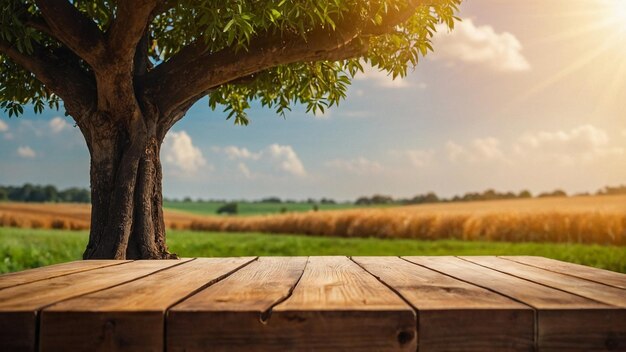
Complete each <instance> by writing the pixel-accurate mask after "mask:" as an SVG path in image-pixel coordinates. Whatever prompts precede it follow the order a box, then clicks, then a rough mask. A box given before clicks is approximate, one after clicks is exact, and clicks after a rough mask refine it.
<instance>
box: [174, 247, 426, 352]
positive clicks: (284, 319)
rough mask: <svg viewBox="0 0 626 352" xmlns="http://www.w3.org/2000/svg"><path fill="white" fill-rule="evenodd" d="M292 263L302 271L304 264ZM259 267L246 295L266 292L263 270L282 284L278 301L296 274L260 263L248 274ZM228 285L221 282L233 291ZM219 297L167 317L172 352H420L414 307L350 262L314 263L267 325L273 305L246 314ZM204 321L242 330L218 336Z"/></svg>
mask: <svg viewBox="0 0 626 352" xmlns="http://www.w3.org/2000/svg"><path fill="white" fill-rule="evenodd" d="M268 265H269V264H268ZM291 265H296V267H297V268H300V265H301V264H294V263H292V264H290V266H291ZM253 269H254V270H258V271H255V272H256V273H257V274H253V273H248V274H247V276H251V277H253V278H254V277H255V275H258V277H257V278H255V279H254V284H252V283H250V285H246V286H244V287H245V290H251V289H252V290H253V289H255V287H257V288H258V289H259V290H262V287H263V286H261V285H262V283H263V281H264V280H267V276H268V275H267V274H265V273H264V272H265V271H266V270H270V271H272V274H271V275H272V278H273V279H272V282H276V285H280V286H281V289H279V290H276V291H273V293H272V295H273V297H272V299H273V300H276V299H280V298H281V297H283V296H284V295H285V290H286V289H287V288H288V287H289V285H290V284H291V283H293V282H294V279H295V276H297V275H296V274H297V272H298V271H297V270H296V271H295V272H294V273H292V274H288V275H285V274H282V275H281V272H280V271H278V270H271V269H265V270H264V269H263V265H261V264H259V265H258V266H255V267H251V268H250V270H253ZM291 270H295V269H291ZM242 278H243V277H242ZM227 281H228V279H227V280H225V281H224V283H223V284H224V285H227ZM238 281H241V280H238ZM229 285H232V286H230V287H231V288H229V289H228V290H225V291H222V290H218V291H217V292H215V293H216V294H218V293H219V294H221V295H224V296H228V292H232V291H233V290H236V288H237V285H236V284H235V283H232V284H229ZM207 295H208V293H207ZM250 295H251V296H250V297H252V299H251V301H254V300H257V299H258V298H256V297H258V295H257V294H250ZM208 296H210V295H208ZM220 297H223V296H218V297H216V298H209V302H213V303H212V304H214V305H211V304H209V305H208V306H199V307H198V306H197V307H196V308H197V309H196V308H193V306H191V305H190V306H187V307H186V308H185V307H184V305H186V303H185V302H183V303H182V304H181V305H180V306H176V307H174V308H172V309H171V310H170V311H169V312H168V320H167V328H168V339H167V340H168V351H200V350H211V351H214V350H215V351H220V350H233V349H234V350H246V351H249V350H252V351H261V350H262V351H267V350H274V351H284V350H332V351H335V350H350V351H359V350H368V351H371V350H412V351H415V349H416V347H417V345H416V324H417V322H416V318H415V312H414V311H413V309H412V308H411V307H410V306H409V305H408V304H406V303H405V302H404V301H403V300H402V299H401V298H400V297H398V296H397V295H396V294H395V293H393V292H392V291H391V290H389V289H388V288H387V287H385V286H384V285H383V284H381V283H380V282H378V281H377V280H376V279H375V278H374V277H372V276H371V275H370V274H368V273H367V272H365V271H364V270H363V269H361V268H360V267H359V266H357V265H356V264H355V263H353V262H352V261H350V260H349V259H348V258H346V257H310V258H309V260H308V262H307V264H306V267H305V269H304V273H303V274H302V277H301V278H300V280H299V281H298V284H297V285H296V287H295V288H294V289H293V292H292V294H291V296H289V297H288V298H287V299H286V300H285V301H283V302H282V303H279V304H277V305H275V306H273V307H271V304H269V305H270V308H271V310H270V311H268V312H267V313H266V314H264V318H265V319H264V320H262V321H261V319H260V315H259V311H260V310H262V309H265V308H266V307H267V306H268V303H269V300H268V301H263V302H261V303H260V304H259V303H252V304H250V303H247V304H244V306H245V307H246V308H244V309H243V310H242V309H240V308H239V307H238V306H239V304H240V303H238V302H237V301H236V299H230V298H225V300H226V302H224V303H223V304H222V303H221V302H220V300H221V298H220ZM237 297H248V294H243V295H239V294H237ZM190 300H194V304H199V302H200V301H203V300H201V299H199V298H198V299H197V300H196V299H195V298H194V297H191V298H190ZM211 307H215V308H211ZM182 308H185V309H182ZM207 316H209V318H205V317H207ZM205 319H206V320H205ZM199 321H202V322H204V323H202V324H200V323H198V322H199ZM206 322H212V324H213V325H215V323H216V322H218V324H219V325H223V326H227V327H237V328H238V330H239V331H236V330H233V329H232V328H227V329H222V330H219V329H220V326H212V327H210V328H209V327H207V326H206V325H207V324H206ZM191 327H193V329H192V328H191ZM216 329H217V330H216ZM218 330H219V331H222V332H223V335H222V336H216V335H215V334H216V333H215V331H218ZM206 331H212V333H211V335H210V337H207V336H205V335H204V333H205V332H206Z"/></svg>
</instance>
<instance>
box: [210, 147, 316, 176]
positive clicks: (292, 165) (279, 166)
mask: <svg viewBox="0 0 626 352" xmlns="http://www.w3.org/2000/svg"><path fill="white" fill-rule="evenodd" d="M212 150H213V151H214V152H216V153H220V154H224V155H226V157H227V158H228V159H229V160H247V161H251V162H254V163H253V164H252V165H253V166H257V167H260V168H266V169H267V167H268V166H269V167H270V168H272V169H274V170H278V171H282V172H287V173H289V174H291V175H295V176H306V174H307V173H306V170H305V169H304V165H303V164H302V161H301V160H300V158H299V157H298V154H296V152H295V151H294V150H293V148H292V147H291V146H289V145H280V144H272V145H269V146H267V147H266V148H263V149H261V150H259V151H256V152H254V151H250V150H249V149H247V148H244V147H237V146H227V147H223V148H220V147H214V148H212ZM250 165H251V163H248V164H244V163H242V162H240V163H238V164H237V169H238V170H239V171H240V172H241V173H242V174H243V175H244V176H246V178H251V177H254V176H255V173H254V172H252V171H251V170H250ZM255 169H256V167H255Z"/></svg>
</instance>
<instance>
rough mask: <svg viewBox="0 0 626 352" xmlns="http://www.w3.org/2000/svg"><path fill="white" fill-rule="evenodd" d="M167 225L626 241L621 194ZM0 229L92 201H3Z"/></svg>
mask: <svg viewBox="0 0 626 352" xmlns="http://www.w3.org/2000/svg"><path fill="white" fill-rule="evenodd" d="M165 218H166V225H167V226H168V227H169V228H176V229H192V230H198V231H226V232H245V231H250V232H266V233H294V234H308V235H318V236H339V237H380V238H414V239H432V240H435V239H462V240H492V241H512V242H572V243H597V244H613V245H620V246H623V245H626V196H624V195H620V196H617V195H613V196H588V197H570V198H541V199H519V200H497V201H480V202H466V203H439V204H424V205H415V206H398V207H391V208H374V207H372V208H359V209H350V210H335V211H319V212H313V211H310V212H304V213H287V214H280V215H265V216H249V217H240V216H201V215H192V214H186V213H182V212H175V211H167V210H166V211H165ZM0 226H14V227H43V228H65V229H84V228H87V227H88V226H89V206H87V205H68V204H22V203H0Z"/></svg>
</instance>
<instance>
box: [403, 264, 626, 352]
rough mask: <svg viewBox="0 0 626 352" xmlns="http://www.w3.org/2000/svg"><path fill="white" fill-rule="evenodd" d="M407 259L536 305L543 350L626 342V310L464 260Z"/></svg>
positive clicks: (538, 339) (584, 348) (582, 348)
mask: <svg viewBox="0 0 626 352" xmlns="http://www.w3.org/2000/svg"><path fill="white" fill-rule="evenodd" d="M406 259H407V260H409V261H411V262H414V263H416V264H419V265H422V266H424V267H427V268H431V269H434V270H436V271H439V272H442V273H444V274H447V275H450V276H452V277H455V278H457V279H460V280H463V281H466V282H471V283H472V284H475V285H478V286H482V287H485V288H487V289H490V290H492V291H494V292H498V293H500V294H503V295H506V296H507V297H511V298H513V299H516V300H518V301H520V302H523V303H525V304H527V305H529V306H532V307H534V308H535V309H536V326H537V337H536V344H537V347H538V348H539V349H540V350H542V351H604V350H607V346H626V311H625V310H624V309H621V308H617V307H614V306H610V305H607V304H603V303H600V302H597V301H594V300H591V299H588V298H584V297H581V296H577V295H574V294H571V293H567V292H564V291H561V290H557V289H554V288H550V287H547V286H544V285H540V284H537V283H534V282H530V281H528V280H524V279H521V278H517V277H514V276H511V275H509V274H505V273H502V272H498V271H495V270H492V269H489V268H485V267H482V266H480V265H477V264H474V263H470V262H468V261H466V260H463V259H460V258H455V257H406ZM620 348H621V347H620Z"/></svg>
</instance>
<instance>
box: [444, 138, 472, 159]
mask: <svg viewBox="0 0 626 352" xmlns="http://www.w3.org/2000/svg"><path fill="white" fill-rule="evenodd" d="M446 152H447V154H448V159H450V161H459V160H460V159H461V158H463V157H464V156H466V155H467V151H466V150H465V148H463V147H462V146H460V145H458V144H456V143H454V142H452V141H448V143H446Z"/></svg>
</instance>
